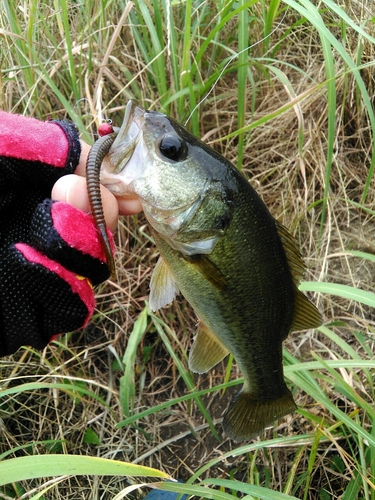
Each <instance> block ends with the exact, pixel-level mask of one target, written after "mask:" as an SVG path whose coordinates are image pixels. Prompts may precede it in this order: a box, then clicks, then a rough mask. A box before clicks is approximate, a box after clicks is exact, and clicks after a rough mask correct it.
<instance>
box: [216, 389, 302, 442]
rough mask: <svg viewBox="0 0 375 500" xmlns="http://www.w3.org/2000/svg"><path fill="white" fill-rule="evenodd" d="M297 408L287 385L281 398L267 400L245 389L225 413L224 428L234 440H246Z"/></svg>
mask: <svg viewBox="0 0 375 500" xmlns="http://www.w3.org/2000/svg"><path fill="white" fill-rule="evenodd" d="M296 409H297V405H296V403H295V402H294V400H293V396H292V393H291V392H290V391H289V389H288V388H287V387H285V391H284V393H283V394H282V395H281V396H280V397H279V398H277V399H267V400H261V399H259V398H257V397H256V396H254V395H252V394H251V393H250V392H246V390H243V391H241V392H240V393H239V394H238V396H237V397H236V398H235V400H234V402H233V404H232V405H231V406H230V407H229V409H228V410H227V412H226V414H225V415H224V420H223V429H224V432H225V434H226V435H227V436H228V437H230V438H231V439H233V440H234V441H246V440H248V439H253V438H255V437H257V436H258V435H259V434H260V433H261V432H262V431H263V430H264V429H265V428H266V427H267V426H268V425H270V424H272V423H273V422H274V421H275V420H277V419H278V418H281V417H283V416H284V415H287V414H288V413H292V412H293V411H295V410H296Z"/></svg>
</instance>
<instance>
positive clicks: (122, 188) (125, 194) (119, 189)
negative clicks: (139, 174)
mask: <svg viewBox="0 0 375 500" xmlns="http://www.w3.org/2000/svg"><path fill="white" fill-rule="evenodd" d="M102 184H103V186H104V187H105V188H107V189H108V191H110V192H111V193H112V194H114V195H115V196H118V197H121V198H137V195H136V193H135V192H134V189H133V188H132V187H131V186H129V185H127V184H124V183H123V182H119V181H117V180H113V182H111V180H108V179H106V180H105V181H104V182H102Z"/></svg>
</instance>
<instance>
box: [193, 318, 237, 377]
mask: <svg viewBox="0 0 375 500" xmlns="http://www.w3.org/2000/svg"><path fill="white" fill-rule="evenodd" d="M228 354H229V350H228V349H227V348H226V347H225V345H224V344H222V343H221V342H220V340H219V339H218V338H217V337H216V336H215V335H214V334H213V333H212V332H211V331H210V330H209V329H208V328H207V327H206V325H204V324H203V323H201V324H200V326H199V329H198V332H197V336H196V337H195V340H194V344H193V346H192V348H191V351H190V354H189V368H190V370H191V371H192V372H195V373H206V372H208V370H210V369H211V368H213V367H214V366H215V365H217V364H218V363H219V362H220V361H221V360H222V359H224V358H225V356H227V355H228Z"/></svg>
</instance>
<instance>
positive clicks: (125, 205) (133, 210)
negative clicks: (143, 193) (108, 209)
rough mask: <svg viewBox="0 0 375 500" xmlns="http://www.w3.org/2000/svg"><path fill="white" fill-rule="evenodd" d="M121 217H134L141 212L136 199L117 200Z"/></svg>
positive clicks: (139, 204)
mask: <svg viewBox="0 0 375 500" xmlns="http://www.w3.org/2000/svg"><path fill="white" fill-rule="evenodd" d="M117 202H118V207H119V212H120V214H121V215H135V214H139V212H142V205H141V203H140V201H139V199H138V198H117Z"/></svg>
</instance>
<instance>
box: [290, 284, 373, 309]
mask: <svg viewBox="0 0 375 500" xmlns="http://www.w3.org/2000/svg"><path fill="white" fill-rule="evenodd" d="M299 289H300V290H301V291H303V292H308V291H309V292H320V293H328V294H330V295H337V296H338V297H343V298H346V299H348V300H355V301H357V302H360V303H361V304H366V305H367V306H371V307H375V294H374V293H373V292H367V291H365V290H359V289H358V288H353V287H351V286H348V285H341V284H340V283H326V282H321V283H318V282H312V281H304V282H302V283H301V284H300V286H299Z"/></svg>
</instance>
